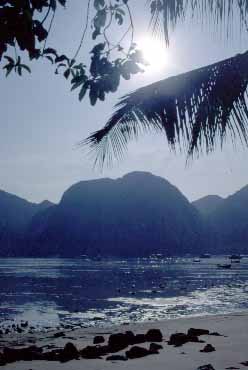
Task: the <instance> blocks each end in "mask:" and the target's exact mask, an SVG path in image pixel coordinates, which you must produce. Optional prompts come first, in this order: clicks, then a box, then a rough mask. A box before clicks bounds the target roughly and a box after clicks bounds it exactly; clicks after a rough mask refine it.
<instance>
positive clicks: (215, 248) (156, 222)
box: [0, 172, 248, 257]
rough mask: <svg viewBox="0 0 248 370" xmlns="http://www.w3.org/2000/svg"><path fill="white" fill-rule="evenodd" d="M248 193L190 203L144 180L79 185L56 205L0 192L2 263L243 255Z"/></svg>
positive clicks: (156, 180) (137, 176) (140, 175)
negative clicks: (10, 260) (9, 260)
mask: <svg viewBox="0 0 248 370" xmlns="http://www.w3.org/2000/svg"><path fill="white" fill-rule="evenodd" d="M247 204H248V186H246V187H244V188H243V189H241V190H240V191H238V192H237V193H235V194H233V195H232V196H230V197H228V198H226V199H223V198H221V197H218V196H215V195H210V196H207V197H204V198H202V199H199V200H197V201H194V202H192V203H190V202H189V201H188V200H187V198H186V197H185V196H184V195H183V194H182V193H181V192H180V191H179V190H178V189H177V188H176V187H175V186H173V185H171V184H170V183H169V182H168V181H166V180H165V179H163V178H161V177H158V176H154V175H152V174H150V173H147V172H132V173H129V174H127V175H125V176H123V177H122V178H119V179H116V180H112V179H107V178H105V179H100V180H90V181H82V182H79V183H77V184H75V185H73V186H71V187H70V188H69V189H68V190H66V191H65V193H64V194H63V196H62V199H61V201H60V202H59V204H53V203H51V202H49V201H44V202H42V203H40V204H35V203H30V202H28V201H26V200H24V199H21V198H19V197H17V196H15V195H12V194H9V193H6V192H4V191H0V256H1V257H52V256H58V257H79V256H81V255H88V256H103V257H104V256H113V257H142V256H149V255H151V254H153V253H161V254H163V255H165V256H171V255H179V256H180V255H185V254H191V255H199V254H201V253H206V252H207V253H214V254H218V253H219V254H221V253H247V245H248V210H247Z"/></svg>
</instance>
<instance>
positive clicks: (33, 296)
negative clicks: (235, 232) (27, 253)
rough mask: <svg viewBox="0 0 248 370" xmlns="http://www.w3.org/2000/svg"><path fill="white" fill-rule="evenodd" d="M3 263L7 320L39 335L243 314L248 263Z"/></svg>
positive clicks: (247, 303)
mask: <svg viewBox="0 0 248 370" xmlns="http://www.w3.org/2000/svg"><path fill="white" fill-rule="evenodd" d="M223 261H225V259H224V258H223V257H221V258H220V257H218V258H217V257H216V258H211V259H207V260H202V261H201V262H200V263H197V264H196V263H193V260H192V259H191V258H176V259H164V260H159V261H150V260H148V259H147V260H145V259H132V260H110V259H108V260H103V261H90V260H83V259H0V323H1V324H2V326H6V325H7V324H9V323H12V322H15V323H20V322H21V321H26V320H28V321H29V324H30V326H34V327H35V328H36V329H38V330H43V329H44V328H46V329H48V328H49V327H50V328H55V327H56V328H57V327H59V326H63V325H72V326H103V325H106V324H108V325H109V324H117V323H118V324H119V323H124V322H130V321H146V320H149V319H152V320H155V318H156V319H165V318H175V317H181V316H195V315H209V314H216V313H228V312H237V311H243V310H246V309H247V308H248V299H247V298H248V260H247V259H246V258H243V259H242V261H241V263H240V264H235V265H233V267H232V269H230V270H220V269H218V268H217V263H221V262H223Z"/></svg>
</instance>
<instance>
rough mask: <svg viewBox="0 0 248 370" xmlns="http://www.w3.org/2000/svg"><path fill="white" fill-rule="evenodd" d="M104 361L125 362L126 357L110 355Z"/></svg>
mask: <svg viewBox="0 0 248 370" xmlns="http://www.w3.org/2000/svg"><path fill="white" fill-rule="evenodd" d="M106 361H127V358H126V356H121V355H112V356H108V357H107V358H106Z"/></svg>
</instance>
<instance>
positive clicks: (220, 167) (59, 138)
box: [0, 0, 248, 202]
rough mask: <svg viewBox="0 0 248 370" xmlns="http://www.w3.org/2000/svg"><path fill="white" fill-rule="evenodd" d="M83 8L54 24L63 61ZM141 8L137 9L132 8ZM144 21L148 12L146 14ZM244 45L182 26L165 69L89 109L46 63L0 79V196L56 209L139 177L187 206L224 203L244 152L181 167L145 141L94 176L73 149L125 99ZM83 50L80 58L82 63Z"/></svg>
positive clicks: (151, 138) (245, 177)
mask: <svg viewBox="0 0 248 370" xmlns="http://www.w3.org/2000/svg"><path fill="white" fill-rule="evenodd" d="M82 3H84V2H83V1H82V0H74V1H69V0H68V9H67V10H66V11H60V12H59V14H58V17H57V18H56V23H55V27H54V29H53V31H52V34H51V38H50V41H48V46H53V45H54V44H55V43H56V45H58V50H60V51H65V52H67V53H68V54H69V55H71V54H73V51H75V49H76V47H77V45H78V42H79V38H80V30H81V25H82V19H83V16H84V14H83V13H84V11H83V10H82ZM132 3H133V4H135V6H134V7H135V24H136V35H137V38H140V37H141V36H142V35H144V34H145V32H146V29H147V28H146V27H147V20H148V19H146V18H145V17H144V14H145V12H144V4H145V3H146V0H142V1H139V2H138V1H137V0H130V5H132ZM137 4H139V5H137ZM146 13H148V10H146ZM246 42H247V40H246V39H245V38H244V37H243V38H242V37H241V36H239V34H234V35H233V37H232V38H231V39H230V40H229V41H226V40H225V37H224V36H223V35H222V36H221V35H220V34H218V33H216V32H215V30H213V29H212V28H211V27H209V28H207V29H203V28H202V26H201V25H200V24H196V23H193V22H188V23H187V24H186V25H184V26H179V27H178V28H177V29H176V31H175V32H174V33H173V35H172V39H171V46H170V48H169V51H168V54H169V57H168V63H167V65H166V66H165V67H164V68H163V70H161V71H157V72H156V73H155V72H154V71H152V70H151V69H150V70H148V71H147V72H146V73H144V74H142V75H139V76H137V77H135V78H133V79H132V80H131V81H128V82H126V81H123V82H122V84H121V88H120V89H119V90H118V92H117V93H115V94H111V95H109V96H108V98H107V99H106V101H105V102H100V103H98V104H97V105H96V106H95V107H91V106H90V104H89V101H88V99H85V100H84V101H83V102H81V103H80V102H79V101H78V99H77V93H71V92H70V84H69V83H68V82H66V81H65V80H64V79H63V78H62V76H57V75H55V74H54V73H53V68H51V66H50V64H49V62H48V63H45V62H43V61H40V62H38V63H37V62H36V63H33V64H32V74H31V75H28V74H25V77H22V78H20V77H17V76H16V75H13V76H11V75H10V77H8V78H7V79H6V78H5V77H4V74H3V73H1V76H0V83H1V90H0V99H1V134H0V174H1V178H0V188H1V189H3V190H5V191H8V192H10V193H14V194H16V195H19V196H21V197H24V198H26V199H28V200H31V201H35V202H38V201H41V200H43V199H49V200H51V201H55V202H58V201H59V199H60V198H61V196H62V193H63V192H64V191H65V190H66V189H67V188H68V187H69V186H70V185H72V184H73V183H75V182H77V181H81V180H86V179H93V178H99V177H112V178H116V177H119V176H122V175H124V174H125V173H127V172H130V171H134V170H135V171H136V170H142V171H149V172H152V173H154V174H156V175H160V176H162V177H164V178H166V179H167V180H169V181H170V182H171V183H173V184H174V185H175V186H177V187H178V188H179V189H180V190H181V191H182V192H183V193H184V194H185V195H186V196H187V197H188V199H190V200H195V199H197V198H199V197H202V196H204V195H207V194H219V195H221V196H227V195H229V194H231V193H233V192H235V191H237V190H239V189H240V188H241V187H243V186H244V185H246V184H248V171H247V159H248V150H247V149H242V148H241V147H240V146H238V147H237V148H236V150H234V149H233V147H232V145H230V144H227V145H225V147H224V149H223V151H222V152H221V151H220V150H218V151H216V152H215V153H214V154H211V155H210V156H208V157H206V156H204V157H202V158H200V159H198V160H195V161H194V162H193V163H192V164H191V165H190V166H188V167H186V166H185V156H184V155H182V154H181V155H179V154H178V155H177V156H175V155H174V154H173V153H170V152H169V150H168V146H167V142H166V140H165V138H164V137H163V136H161V135H147V136H145V137H143V138H141V139H140V140H139V141H138V142H133V143H131V144H130V145H129V151H128V153H127V155H126V158H125V160H124V161H123V162H121V163H118V164H115V166H114V167H113V168H111V169H107V170H104V172H102V173H100V172H99V171H97V170H93V167H92V166H93V162H92V160H91V159H90V158H89V157H88V156H86V153H85V150H84V151H83V150H81V149H79V148H78V147H77V146H76V144H77V143H78V142H79V141H80V140H82V139H84V138H86V137H87V136H88V135H89V133H91V132H92V131H95V130H96V129H98V128H100V127H102V126H103V125H104V124H105V123H106V121H107V119H108V117H109V116H110V115H111V112H112V111H113V106H114V104H115V103H116V102H117V100H118V98H119V97H120V96H121V95H123V94H124V93H126V92H128V91H130V90H134V89H136V88H137V87H140V86H144V85H146V84H148V83H151V82H154V81H156V80H158V79H162V78H165V77H167V76H170V75H173V74H176V73H180V72H184V71H187V70H190V69H193V68H195V67H199V66H202V65H205V64H209V63H212V62H215V61H217V60H220V59H224V58H227V57H229V56H232V55H235V54H237V53H239V52H241V51H244V50H245V45H246ZM88 50H89V44H88V42H86V44H85V47H84V49H83V51H82V54H81V55H82V56H83V55H84V53H86V55H87V51H88Z"/></svg>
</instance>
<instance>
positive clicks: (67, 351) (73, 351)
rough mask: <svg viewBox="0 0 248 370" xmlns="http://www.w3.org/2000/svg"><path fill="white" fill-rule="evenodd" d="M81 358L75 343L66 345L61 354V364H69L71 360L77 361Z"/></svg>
mask: <svg viewBox="0 0 248 370" xmlns="http://www.w3.org/2000/svg"><path fill="white" fill-rule="evenodd" d="M78 358H79V352H78V350H77V348H76V347H75V346H74V344H73V343H71V342H68V343H66V345H65V347H64V349H63V350H62V351H61V352H60V355H59V360H60V362H67V361H71V360H77V359H78Z"/></svg>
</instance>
